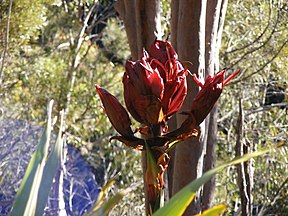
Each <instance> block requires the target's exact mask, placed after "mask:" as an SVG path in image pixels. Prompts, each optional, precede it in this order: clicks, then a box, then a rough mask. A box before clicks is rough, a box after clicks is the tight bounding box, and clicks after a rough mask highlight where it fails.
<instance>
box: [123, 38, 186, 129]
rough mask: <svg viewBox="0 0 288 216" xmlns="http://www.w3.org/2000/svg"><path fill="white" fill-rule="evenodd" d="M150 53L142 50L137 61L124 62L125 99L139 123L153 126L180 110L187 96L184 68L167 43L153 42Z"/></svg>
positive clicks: (129, 109)
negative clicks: (141, 55) (140, 56)
mask: <svg viewBox="0 0 288 216" xmlns="http://www.w3.org/2000/svg"><path fill="white" fill-rule="evenodd" d="M149 54H150V55H149ZM149 54H148V52H147V51H145V50H143V57H142V58H141V59H140V60H137V61H135V62H134V61H128V62H127V63H126V72H125V74H124V76H123V84H124V97H125V103H126V107H127V109H128V111H129V112H130V113H131V115H132V116H133V117H134V118H135V119H136V120H137V121H138V122H140V123H144V124H146V125H155V124H161V123H163V122H164V123H165V122H166V120H167V119H169V117H170V116H171V115H173V114H174V113H175V112H177V111H178V110H179V109H180V108H181V106H182V104H183V101H184V99H185V97H186V94H187V84H186V75H187V69H185V68H184V67H183V66H182V64H181V63H180V62H179V61H178V59H177V57H178V56H177V54H176V52H175V50H174V49H173V48H172V46H171V45H170V44H169V43H168V42H167V41H159V40H155V41H154V43H153V44H152V45H151V47H150V51H149Z"/></svg>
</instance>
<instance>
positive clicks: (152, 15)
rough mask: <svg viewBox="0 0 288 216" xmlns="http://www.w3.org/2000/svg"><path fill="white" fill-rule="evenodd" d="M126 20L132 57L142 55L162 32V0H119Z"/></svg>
mask: <svg viewBox="0 0 288 216" xmlns="http://www.w3.org/2000/svg"><path fill="white" fill-rule="evenodd" d="M115 8H116V10H117V11H118V13H119V15H120V17H121V19H122V20H123V21H124V25H125V30H126V33H127V38H128V43H129V46H130V51H131V55H132V59H133V60H136V59H139V58H140V57H141V56H142V52H143V48H145V49H148V48H149V46H150V45H151V44H152V43H153V41H154V40H155V39H156V38H157V37H158V36H157V34H158V33H160V32H161V31H160V28H161V25H160V1H159V0H135V1H130V0H118V1H117V2H116V5H115ZM146 163H147V161H146V152H143V154H142V168H143V176H144V191H145V207H146V215H149V214H150V209H149V201H148V194H147V190H146V182H145V172H146Z"/></svg>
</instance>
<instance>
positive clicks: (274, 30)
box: [228, 12, 280, 69]
mask: <svg viewBox="0 0 288 216" xmlns="http://www.w3.org/2000/svg"><path fill="white" fill-rule="evenodd" d="M279 18H280V14H279V12H278V14H277V19H276V21H275V25H274V26H273V29H272V31H271V33H270V35H269V37H268V38H267V39H266V40H265V41H264V42H263V43H262V44H261V45H260V46H258V47H255V48H252V49H251V50H249V51H248V52H246V53H244V54H243V55H242V56H241V57H240V58H239V59H238V60H237V61H236V62H234V63H233V64H232V65H230V66H229V68H233V67H234V66H235V65H237V64H238V63H239V62H241V61H242V60H244V59H245V58H246V57H247V56H248V55H250V54H252V53H253V52H255V51H257V50H259V49H261V48H263V47H264V46H266V44H267V43H268V42H269V41H270V40H271V38H272V36H273V35H274V33H275V32H276V30H277V25H278V20H279ZM229 68H228V69H229Z"/></svg>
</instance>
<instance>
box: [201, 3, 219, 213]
mask: <svg viewBox="0 0 288 216" xmlns="http://www.w3.org/2000/svg"><path fill="white" fill-rule="evenodd" d="M221 5H222V0H211V1H208V2H207V8H206V35H205V49H206V50H205V51H206V52H205V68H206V71H205V75H206V77H207V76H209V75H210V76H213V75H214V74H215V73H216V72H217V71H219V67H218V64H217V66H216V62H217V63H218V62H219V60H218V59H216V58H219V55H218V53H217V52H218V49H217V37H218V36H220V37H221V35H219V34H218V28H219V17H220V12H221ZM206 131H207V133H206V134H205V139H204V140H205V143H204V146H205V147H204V148H205V152H206V153H205V159H204V164H205V165H204V171H205V172H206V171H208V170H210V169H212V168H213V167H214V165H215V161H216V142H217V106H215V107H214V108H213V110H212V111H211V112H210V114H209V115H208V117H207V118H206ZM214 191H215V177H212V178H211V180H210V181H209V182H207V183H206V184H205V185H204V188H203V198H202V200H203V201H202V210H205V209H208V208H209V207H211V205H212V202H213V198H214Z"/></svg>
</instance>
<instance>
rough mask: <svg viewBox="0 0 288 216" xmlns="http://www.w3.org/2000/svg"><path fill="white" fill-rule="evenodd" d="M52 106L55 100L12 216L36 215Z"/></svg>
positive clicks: (50, 108)
mask: <svg viewBox="0 0 288 216" xmlns="http://www.w3.org/2000/svg"><path fill="white" fill-rule="evenodd" d="M52 106H53V100H51V101H50V103H49V105H48V115H47V116H48V119H47V126H46V128H45V129H44V132H43V135H42V137H41V140H40V143H39V144H38V146H37V149H36V151H35V152H34V154H33V155H32V157H31V160H30V162H29V164H28V167H27V169H26V172H25V175H24V178H23V180H22V182H21V185H20V188H19V190H18V192H17V195H16V199H15V201H14V204H13V207H12V211H11V214H10V215H11V216H14V215H15V216H17V215H23V216H31V215H34V214H35V210H36V203H37V194H38V190H39V186H40V181H41V177H42V174H43V169H44V164H45V160H46V158H47V155H48V147H49V142H50V136H51V115H52Z"/></svg>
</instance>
